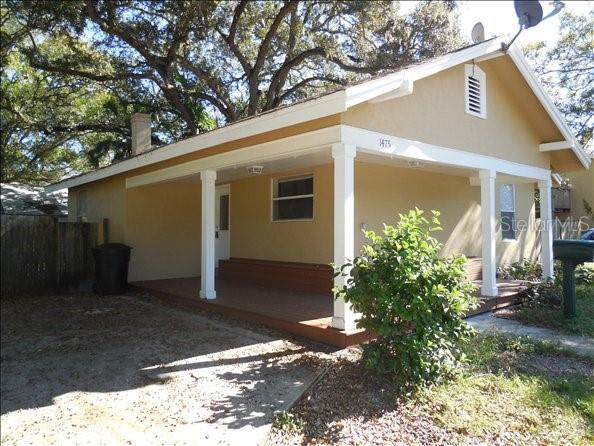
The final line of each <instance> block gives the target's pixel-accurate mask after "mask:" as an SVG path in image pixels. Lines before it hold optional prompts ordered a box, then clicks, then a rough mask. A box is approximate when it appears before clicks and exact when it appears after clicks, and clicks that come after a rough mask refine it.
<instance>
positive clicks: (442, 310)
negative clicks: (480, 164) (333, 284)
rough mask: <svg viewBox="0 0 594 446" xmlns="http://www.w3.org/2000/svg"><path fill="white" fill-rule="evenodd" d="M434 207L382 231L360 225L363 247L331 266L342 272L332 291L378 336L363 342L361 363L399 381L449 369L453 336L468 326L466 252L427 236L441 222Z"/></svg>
mask: <svg viewBox="0 0 594 446" xmlns="http://www.w3.org/2000/svg"><path fill="white" fill-rule="evenodd" d="M438 215H439V213H438V212H436V211H433V216H432V218H431V221H428V220H427V219H426V218H425V217H423V211H421V210H419V209H415V210H411V211H409V213H408V214H406V215H400V221H399V222H398V224H397V225H396V226H388V225H384V230H383V236H381V235H378V234H376V233H375V232H373V231H364V232H365V237H366V238H367V240H368V242H369V244H367V245H366V246H364V247H363V250H362V255H361V256H360V257H357V258H355V259H354V260H353V262H352V263H349V264H347V265H343V267H341V268H340V269H339V270H338V271H337V274H344V275H346V276H347V277H346V285H345V286H344V287H342V288H340V289H336V290H335V293H336V296H337V297H341V298H343V299H344V300H345V301H347V302H350V303H351V304H352V307H353V310H354V311H356V312H358V313H361V317H360V319H359V320H358V326H359V327H361V328H365V329H367V330H370V331H372V332H374V333H375V334H376V335H377V336H378V337H377V339H376V340H374V341H372V342H370V343H368V344H365V345H364V346H363V348H364V358H365V364H366V366H367V367H369V368H371V369H373V370H376V371H378V372H383V373H393V374H396V375H397V376H398V377H400V378H403V379H404V382H403V381H401V383H402V384H403V385H404V386H411V385H413V386H414V385H416V384H423V383H427V382H431V381H436V380H438V379H439V378H440V377H443V376H447V375H449V374H451V373H452V372H453V371H454V370H455V369H456V367H457V365H458V363H459V360H460V359H461V357H462V352H461V350H460V346H459V344H460V341H462V340H465V339H467V338H468V337H469V336H470V335H471V333H472V329H471V328H470V327H469V326H468V325H467V324H466V323H465V322H464V321H463V316H464V315H465V314H466V313H467V312H468V311H469V310H471V309H472V308H474V307H475V305H476V303H477V299H476V297H474V296H473V285H471V284H470V283H469V282H468V281H467V279H466V273H465V263H466V259H465V257H463V256H455V257H450V258H444V257H441V256H440V250H441V247H442V245H441V244H440V243H439V242H438V241H437V240H436V239H435V238H434V237H432V236H431V234H432V233H433V232H435V231H438V230H441V228H440V227H439V220H438Z"/></svg>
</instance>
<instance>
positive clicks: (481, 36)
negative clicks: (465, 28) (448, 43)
mask: <svg viewBox="0 0 594 446" xmlns="http://www.w3.org/2000/svg"><path fill="white" fill-rule="evenodd" d="M470 37H471V38H472V41H473V42H474V43H481V42H483V41H484V40H485V27H484V26H483V24H482V23H481V22H478V23H476V24H475V25H474V26H473V27H472V32H471V33H470Z"/></svg>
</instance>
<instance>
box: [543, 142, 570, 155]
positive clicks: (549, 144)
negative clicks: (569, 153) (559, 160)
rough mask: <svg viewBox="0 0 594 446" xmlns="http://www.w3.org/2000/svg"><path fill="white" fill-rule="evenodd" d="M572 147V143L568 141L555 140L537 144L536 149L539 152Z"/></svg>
mask: <svg viewBox="0 0 594 446" xmlns="http://www.w3.org/2000/svg"><path fill="white" fill-rule="evenodd" d="M567 149H573V143H571V142H569V141H555V142H547V143H544V144H539V146H538V150H540V151H541V152H551V151H554V150H567Z"/></svg>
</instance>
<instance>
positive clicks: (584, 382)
mask: <svg viewBox="0 0 594 446" xmlns="http://www.w3.org/2000/svg"><path fill="white" fill-rule="evenodd" d="M466 354H467V358H468V364H467V366H466V368H465V369H464V370H463V372H462V373H461V374H460V376H458V377H457V378H456V379H454V380H453V381H451V382H449V383H443V384H440V385H437V386H434V387H432V388H429V389H425V390H423V391H421V394H420V395H419V398H418V399H416V398H415V399H414V401H415V404H421V405H422V406H424V407H425V411H426V413H428V414H429V415H430V416H431V417H432V418H433V419H434V420H435V421H436V422H437V423H438V424H440V425H442V426H444V427H446V428H448V429H451V430H452V431H454V432H456V433H457V434H458V435H460V436H462V437H467V436H471V437H475V438H477V437H478V438H481V439H484V440H485V441H486V442H487V443H489V442H496V441H503V442H504V443H506V444H508V443H513V444H518V443H520V444H576V445H579V444H591V442H592V441H594V376H593V375H592V373H591V370H592V369H591V367H592V363H591V362H588V361H586V360H580V359H577V358H575V357H571V356H566V355H565V352H563V351H559V350H557V348H556V347H555V346H554V345H551V344H546V343H541V342H536V343H535V342H531V341H527V340H524V339H505V338H502V337H498V336H494V335H479V336H477V338H476V339H474V340H473V342H471V343H469V344H468V345H467V346H466ZM537 359H540V363H544V364H545V366H544V367H542V368H539V367H535V364H536V363H538V361H537ZM552 363H555V364H556V365H557V369H556V371H554V372H551V370H550V369H549V368H548V366H549V365H550V364H552ZM578 363H580V364H581V365H582V366H583V370H582V371H581V372H579V371H578V372H576V371H575V370H576V368H575V367H573V365H575V364H578ZM578 369H579V368H578ZM584 370H587V371H590V373H588V372H587V371H586V372H584Z"/></svg>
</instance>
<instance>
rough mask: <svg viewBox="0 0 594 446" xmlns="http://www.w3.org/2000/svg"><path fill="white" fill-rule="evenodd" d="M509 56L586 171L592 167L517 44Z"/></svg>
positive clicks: (509, 51) (509, 52)
mask: <svg viewBox="0 0 594 446" xmlns="http://www.w3.org/2000/svg"><path fill="white" fill-rule="evenodd" d="M508 54H509V56H510V57H511V59H512V61H513V62H514V63H515V64H516V66H517V67H518V70H519V71H520V73H521V74H522V76H523V77H524V79H525V80H526V82H527V83H528V85H529V86H530V88H531V89H532V91H533V92H534V94H535V95H536V97H537V98H538V100H539V101H540V103H541V104H542V106H543V107H544V109H545V110H546V112H547V113H548V115H549V116H550V118H551V119H552V120H553V122H554V123H555V125H556V126H557V128H558V129H559V131H560V132H561V134H562V135H563V137H564V138H565V139H566V140H567V141H568V142H570V143H571V149H572V150H573V152H574V153H575V155H576V156H577V158H578V159H579V160H580V162H581V163H582V165H583V166H584V167H585V168H586V169H588V168H589V167H590V162H591V161H590V159H589V157H588V156H587V155H586V153H585V152H584V150H583V149H582V147H581V145H580V143H579V142H578V141H577V140H576V138H575V136H574V135H573V132H572V131H571V130H570V129H569V127H568V126H567V123H566V122H565V119H564V118H563V116H562V115H561V113H560V112H559V110H558V109H557V107H556V106H555V104H553V101H552V100H551V98H550V97H549V95H548V94H547V93H546V92H545V91H544V89H543V88H542V85H540V82H538V80H537V79H536V75H535V74H534V72H533V71H532V68H530V66H529V65H528V62H527V61H526V58H525V57H524V54H522V50H521V49H519V48H518V47H517V46H516V45H515V44H513V45H512V46H511V47H510V48H509V50H508Z"/></svg>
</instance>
